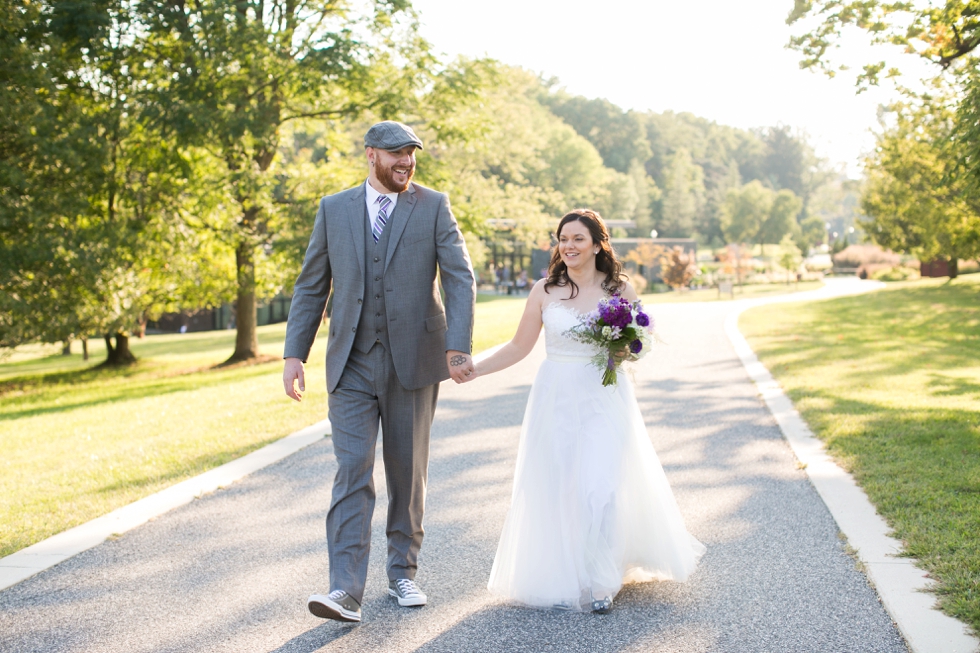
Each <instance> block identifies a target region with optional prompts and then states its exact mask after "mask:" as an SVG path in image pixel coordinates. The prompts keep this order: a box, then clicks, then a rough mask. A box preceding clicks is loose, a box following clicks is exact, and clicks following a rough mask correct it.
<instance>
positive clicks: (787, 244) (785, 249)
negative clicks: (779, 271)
mask: <svg viewBox="0 0 980 653" xmlns="http://www.w3.org/2000/svg"><path fill="white" fill-rule="evenodd" d="M801 260H802V252H801V251H800V248H799V247H797V246H796V243H795V242H794V241H793V237H792V236H791V235H790V234H786V235H785V236H783V239H782V240H781V241H779V265H781V266H782V268H783V269H784V270H786V283H787V284H789V282H790V276H791V275H792V274H793V272H794V271H795V270H796V269H798V268H799V267H800V261H801Z"/></svg>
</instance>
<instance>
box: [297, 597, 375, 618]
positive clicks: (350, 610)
mask: <svg viewBox="0 0 980 653" xmlns="http://www.w3.org/2000/svg"><path fill="white" fill-rule="evenodd" d="M306 605H307V607H309V609H310V612H312V613H313V614H314V615H316V616H317V617H320V618H321V619H336V620H337V621H360V620H361V604H360V603H358V602H357V601H355V600H354V597H353V596H351V595H350V594H348V593H347V592H345V591H344V590H334V591H332V592H330V593H329V594H327V595H326V596H324V595H323V594H314V595H313V596H311V597H310V598H309V600H308V601H307V602H306Z"/></svg>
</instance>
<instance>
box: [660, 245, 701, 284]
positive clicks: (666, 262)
mask: <svg viewBox="0 0 980 653" xmlns="http://www.w3.org/2000/svg"><path fill="white" fill-rule="evenodd" d="M697 273H698V264H697V256H696V254H695V253H694V252H690V253H688V252H685V251H684V248H683V247H677V246H675V247H672V248H670V250H669V251H667V252H665V253H664V254H663V255H661V257H660V276H661V277H662V278H663V280H664V283H665V284H667V285H668V286H670V287H671V288H673V289H674V290H680V289H682V288H687V287H688V286H689V285H690V284H691V280H692V279H694V277H695V276H696V275H697Z"/></svg>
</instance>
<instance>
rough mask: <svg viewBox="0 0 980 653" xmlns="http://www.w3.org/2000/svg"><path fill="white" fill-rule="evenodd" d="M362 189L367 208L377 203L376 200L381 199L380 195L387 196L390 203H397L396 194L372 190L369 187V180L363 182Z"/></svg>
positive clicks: (372, 187) (371, 187) (372, 188)
mask: <svg viewBox="0 0 980 653" xmlns="http://www.w3.org/2000/svg"><path fill="white" fill-rule="evenodd" d="M364 188H365V193H366V194H367V197H366V198H365V199H366V200H367V205H368V206H371V205H372V204H374V203H375V202H377V201H378V198H379V197H381V195H382V194H384V195H387V196H388V199H390V200H391V201H392V202H397V201H398V193H379V192H378V191H376V190H374V186H372V185H371V181H370V179H366V180H365V181H364Z"/></svg>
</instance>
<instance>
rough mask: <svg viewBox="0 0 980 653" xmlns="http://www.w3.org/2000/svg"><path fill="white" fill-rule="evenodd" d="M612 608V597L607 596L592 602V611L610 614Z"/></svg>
mask: <svg viewBox="0 0 980 653" xmlns="http://www.w3.org/2000/svg"><path fill="white" fill-rule="evenodd" d="M610 610H612V597H611V596H607V597H606V598H604V599H598V600H596V601H593V602H592V612H594V613H596V614H609V611H610Z"/></svg>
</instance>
